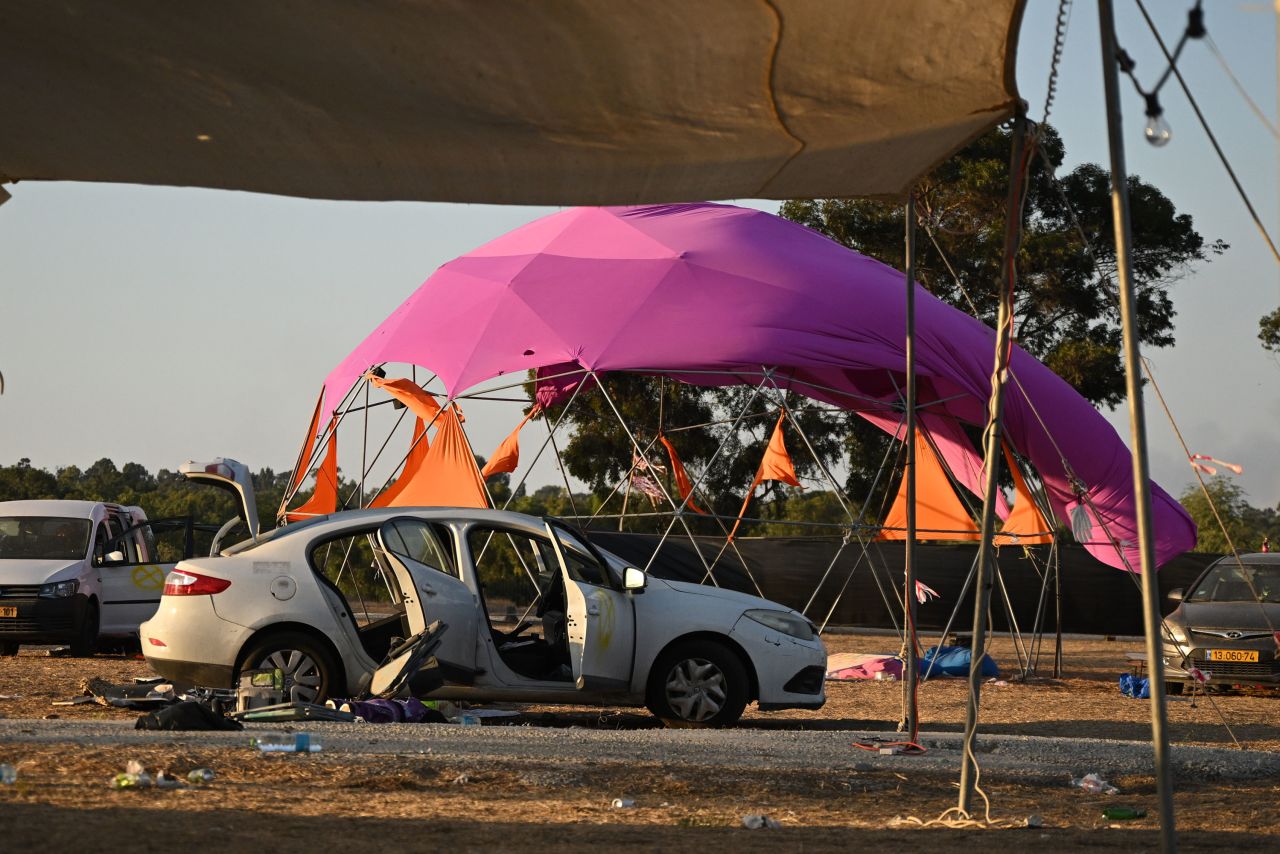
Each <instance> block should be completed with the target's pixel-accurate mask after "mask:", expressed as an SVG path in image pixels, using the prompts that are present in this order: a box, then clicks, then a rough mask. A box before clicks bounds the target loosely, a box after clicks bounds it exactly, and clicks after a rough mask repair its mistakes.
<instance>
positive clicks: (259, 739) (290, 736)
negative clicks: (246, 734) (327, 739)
mask: <svg viewBox="0 0 1280 854" xmlns="http://www.w3.org/2000/svg"><path fill="white" fill-rule="evenodd" d="M250 743H251V744H252V745H253V746H254V747H256V748H258V750H259V751H261V752H262V753H319V752H320V738H319V736H314V735H312V734H311V733H309V732H263V733H258V734H257V735H255V736H254V737H253V739H252V741H251V742H250Z"/></svg>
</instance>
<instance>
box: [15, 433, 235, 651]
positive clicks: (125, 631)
mask: <svg viewBox="0 0 1280 854" xmlns="http://www.w3.org/2000/svg"><path fill="white" fill-rule="evenodd" d="M180 471H181V472H182V474H184V475H185V476H186V477H188V478H189V479H191V480H194V481H198V482H203V483H209V484H211V485H214V486H219V487H222V488H225V489H230V490H231V491H232V492H233V493H236V494H237V504H238V506H241V507H243V506H244V501H243V496H242V495H241V493H242V492H243V490H244V488H245V487H246V486H247V487H248V489H249V490H252V481H251V480H250V478H249V472H248V470H247V469H246V468H245V467H244V466H242V465H241V464H240V463H237V462H236V461H235V460H223V459H221V458H219V459H216V460H214V461H213V462H211V463H187V464H185V465H184V466H182V468H181V469H180ZM248 507H249V508H251V512H256V509H252V508H253V503H252V497H251V496H250V498H249V503H248ZM241 512H244V511H243V510H242V511H241ZM239 521H241V519H239V518H237V519H233V520H231V521H230V522H228V523H227V524H226V525H224V526H223V527H222V528H221V529H218V528H217V527H216V526H207V525H196V524H194V523H193V522H192V520H191V519H190V518H189V517H182V518H177V519H158V520H148V519H147V515H146V513H144V512H143V511H142V508H140V507H123V506H121V505H118V504H110V503H106V502H102V501H55V500H40V501H0V653H2V654H4V655H16V654H17V652H18V648H19V646H20V645H21V644H24V643H60V644H70V645H71V650H72V654H73V655H92V654H93V652H94V650H95V648H96V647H97V644H98V638H99V637H100V636H104V637H130V636H137V634H138V626H139V624H141V623H142V622H143V621H145V620H147V619H148V618H150V617H151V615H152V614H154V613H155V611H156V607H157V606H158V605H159V604H160V594H161V592H162V591H163V589H164V579H165V575H167V574H168V572H169V570H171V569H173V566H174V564H175V563H177V562H178V561H180V560H184V559H186V558H190V557H195V556H196V541H197V537H196V534H197V533H198V532H200V533H202V534H210V533H212V532H213V531H217V534H215V535H214V536H213V547H212V551H213V553H215V554H216V552H217V549H218V548H219V547H220V540H221V538H222V537H223V536H224V535H225V534H227V533H228V532H229V531H230V529H231V528H232V527H233V524H232V523H237V522H239ZM256 522H257V520H256V519H254V520H253V524H252V526H251V528H250V531H251V533H252V534H254V535H256V533H257V524H256ZM207 540H208V537H207V536H202V537H201V541H202V542H205V541H207Z"/></svg>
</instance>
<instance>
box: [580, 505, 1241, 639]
mask: <svg viewBox="0 0 1280 854" xmlns="http://www.w3.org/2000/svg"><path fill="white" fill-rule="evenodd" d="M590 535H591V539H592V541H593V542H595V543H597V544H599V545H600V546H601V547H603V548H606V549H608V550H609V551H612V552H613V553H614V554H616V555H618V556H619V557H621V558H623V559H625V560H627V561H630V562H631V563H634V564H635V565H636V566H640V567H643V566H646V565H647V564H648V562H649V556H650V555H651V554H653V550H654V548H655V547H656V546H657V545H658V542H659V541H660V540H661V538H660V537H658V536H657V535H654V534H626V533H616V532H608V531H596V530H593V531H591V532H590ZM840 542H841V541H840V540H839V539H836V538H828V537H794V538H754V537H746V538H742V539H740V540H737V541H736V544H737V551H736V552H735V551H734V549H732V548H730V549H727V550H725V551H724V553H723V554H722V555H720V558H719V560H718V561H716V563H715V577H716V580H717V581H718V582H719V584H720V586H722V587H726V588H729V589H732V590H741V591H743V592H745V593H755V592H756V591H755V587H754V586H753V585H752V584H751V581H750V580H749V578H748V577H747V574H746V572H745V571H744V570H743V566H742V565H743V562H744V561H745V563H746V565H747V566H748V567H749V568H750V570H751V574H752V575H753V576H754V577H755V580H756V581H757V582H758V583H759V584H760V588H761V590H763V592H764V595H765V597H766V598H768V599H772V600H774V601H776V602H779V603H781V604H783V605H787V606H788V607H791V608H795V609H796V610H804V608H805V604H806V603H807V602H808V601H809V597H810V596H811V595H812V594H813V592H814V589H815V588H816V587H818V583H819V580H820V579H821V578H822V576H823V573H825V572H826V571H827V567H828V566H831V563H832V558H833V557H834V556H835V554H836V552H837V551H838V550H839V548H840ZM723 546H724V538H723V537H721V538H711V537H706V538H701V537H700V538H698V549H699V550H700V551H701V552H702V554H703V555H704V557H705V560H706V562H707V563H711V562H712V561H714V560H715V559H716V555H717V554H718V553H719V552H720V551H721V549H722V547H723ZM1028 552H1030V553H1031V554H1032V555H1033V556H1034V560H1032V559H1031V558H1030V557H1028ZM1049 553H1050V547H1049V546H1031V547H1028V548H1025V549H1024V548H1023V547H1009V546H1006V547H1004V548H1001V549H999V555H998V558H997V565H998V567H999V571H1000V576H1001V578H1002V579H1003V581H1004V586H1005V588H1006V589H1007V590H1008V593H1009V599H1010V601H1011V602H1012V604H1013V613H1014V618H1015V619H1016V620H1017V621H1018V625H1019V627H1020V628H1021V629H1022V631H1024V632H1029V631H1030V630H1031V629H1032V626H1033V625H1034V623H1035V618H1036V609H1037V606H1038V603H1039V601H1040V591H1041V584H1042V580H1041V578H1042V577H1041V575H1040V572H1043V571H1046V570H1047V568H1048V565H1049ZM1058 553H1059V562H1060V564H1061V574H1062V579H1061V610H1062V630H1063V631H1064V632H1074V633H1080V634H1100V635H1140V634H1142V633H1143V626H1142V595H1141V591H1140V589H1139V584H1140V582H1141V579H1140V578H1139V577H1138V576H1136V575H1135V576H1132V577H1131V576H1130V574H1129V573H1128V572H1125V571H1123V570H1118V569H1113V568H1112V567H1109V566H1106V565H1105V564H1102V563H1099V562H1098V561H1097V560H1095V559H1094V558H1093V557H1092V556H1091V555H1089V553H1088V552H1086V551H1085V550H1084V549H1083V548H1082V547H1080V546H1077V545H1069V546H1068V545H1060V546H1059V547H1058ZM739 554H740V555H741V557H739ZM976 556H977V545H976V544H963V545H930V544H918V545H917V546H916V577H917V578H918V579H919V580H920V581H922V582H923V583H925V584H927V585H928V586H929V587H931V588H933V589H934V590H936V591H937V592H938V598H937V599H935V600H933V601H931V602H927V603H925V604H923V605H920V606H919V625H920V628H922V629H932V630H934V631H940V630H941V629H942V628H943V627H944V625H945V624H946V621H947V618H948V617H949V616H950V615H951V612H952V610H954V608H955V605H956V597H957V596H959V595H960V591H961V590H962V589H963V587H964V582H965V578H966V577H967V576H968V574H969V570H970V568H971V567H972V566H973V563H974V560H975V559H976ZM1219 557H1221V555H1216V554H1198V553H1191V554H1185V555H1182V556H1180V557H1178V558H1175V559H1174V560H1173V561H1171V562H1169V563H1168V564H1166V565H1165V566H1164V567H1163V568H1162V569H1161V570H1160V573H1159V575H1158V578H1159V582H1160V593H1161V601H1162V602H1163V606H1164V612H1165V613H1168V612H1169V611H1171V610H1173V608H1174V607H1175V603H1171V602H1169V601H1168V599H1167V598H1166V596H1167V594H1168V592H1169V591H1170V590H1172V589H1174V588H1179V587H1181V588H1186V587H1188V586H1190V585H1191V583H1192V582H1193V581H1195V579H1196V578H1197V577H1199V575H1200V573H1201V572H1202V571H1203V570H1204V568H1205V567H1206V566H1208V565H1209V564H1210V563H1212V562H1213V561H1215V560H1217V559H1218V558H1219ZM1037 569H1038V570H1039V571H1037ZM651 571H652V573H653V574H654V575H655V576H657V577H659V578H668V579H674V580H680V581H693V582H698V581H701V580H702V579H703V577H704V576H705V575H706V570H705V569H704V567H703V562H702V560H699V558H698V554H697V552H695V551H694V550H693V544H692V543H690V542H689V538H688V537H687V536H680V537H677V536H675V535H674V534H673V535H672V536H671V537H669V538H668V539H667V541H666V542H665V543H663V544H662V549H661V552H660V553H659V554H658V557H657V559H656V560H655V561H654V562H653V566H652V567H651ZM851 572H852V576H850V573H851ZM902 573H903V544H902V543H871V544H869V545H867V546H866V548H865V551H864V549H863V548H862V547H861V546H860V545H859V544H858V543H857V542H856V541H853V542H850V543H849V544H848V545H847V546H846V547H845V549H844V551H843V553H841V555H840V557H839V559H838V560H836V562H835V565H834V566H833V567H832V569H831V573H830V575H829V576H828V578H827V580H826V583H825V584H823V585H822V587H821V589H819V590H818V594H817V596H816V597H814V599H813V603H812V605H810V606H809V608H808V610H807V611H806V614H807V615H808V616H809V617H810V619H812V620H814V621H815V622H817V623H819V624H820V623H821V622H822V621H823V619H824V618H825V617H826V615H827V612H828V611H830V610H831V606H832V603H833V602H834V601H835V600H836V597H837V595H838V594H839V593H840V589H841V588H842V587H844V586H845V584H846V581H847V582H848V586H847V587H846V588H845V590H844V594H843V595H842V596H840V599H839V602H838V603H837V604H836V607H835V611H834V612H833V613H832V615H831V621H830V624H831V625H834V626H860V627H865V628H893V627H894V620H897V621H898V622H899V623H901V621H902V613H901V605H900V604H899V602H900V600H899V599H897V598H896V597H897V596H900V595H901V589H902V580H903V574H902ZM877 578H878V579H879V582H880V584H879V586H877V583H876V581H877ZM882 589H883V591H884V594H885V595H884V596H882V594H881V590H882ZM886 597H887V598H888V600H889V603H890V605H891V606H892V608H893V609H894V610H893V614H892V616H891V615H890V608H889V606H886V603H885V598H886ZM991 606H992V607H991V614H992V625H993V627H994V628H995V630H996V631H1007V630H1008V629H1009V628H1010V627H1009V620H1008V617H1007V615H1006V612H1005V606H1004V604H1003V598H1002V594H1001V592H1000V587H999V582H997V586H996V587H995V588H994V589H993V591H992V598H991ZM1056 607H1057V603H1056V602H1055V591H1054V585H1053V579H1052V578H1051V579H1050V580H1049V589H1048V591H1047V597H1046V601H1045V621H1044V628H1045V630H1046V631H1053V630H1054V614H1055V611H1056ZM972 624H973V590H972V585H970V589H969V591H968V592H967V593H966V595H965V596H964V599H963V601H962V602H961V603H960V611H959V616H958V617H957V620H956V623H955V624H954V625H953V626H952V629H953V630H961V631H968V630H969V629H970V628H972Z"/></svg>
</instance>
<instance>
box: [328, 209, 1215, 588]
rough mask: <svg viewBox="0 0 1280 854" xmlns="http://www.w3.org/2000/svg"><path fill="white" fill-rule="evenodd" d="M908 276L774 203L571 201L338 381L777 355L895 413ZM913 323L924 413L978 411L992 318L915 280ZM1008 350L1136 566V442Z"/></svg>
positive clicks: (1029, 444)
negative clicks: (411, 372) (421, 371)
mask: <svg viewBox="0 0 1280 854" xmlns="http://www.w3.org/2000/svg"><path fill="white" fill-rule="evenodd" d="M902 284H903V283H902V273H901V272H899V271H897V270H894V269H892V268H890V267H888V266H886V265H884V264H881V263H880V262H878V261H875V260H873V259H871V258H867V257H866V256H863V255H860V254H859V253H857V252H853V251H851V250H849V249H847V248H845V247H843V246H841V245H839V244H837V243H835V242H834V241H831V240H829V239H827V238H826V237H824V236H823V235H820V234H818V233H816V232H814V231H811V230H810V229H807V228H804V227H803V226H800V225H797V224H795V223H792V222H788V221H786V220H783V219H781V218H779V217H776V216H773V215H771V214H767V213H764V212H761V211H756V210H751V209H746V208H739V207H734V206H730V205H713V204H684V205H658V206H638V207H599V208H597V207H586V208H572V209H568V210H565V211H561V212H559V213H556V214H552V215H550V216H547V217H543V218H542V219H539V220H536V221H534V222H531V223H529V224H528V225H525V226H523V227H521V228H518V229H516V230H514V231H512V232H510V233H508V234H506V235H504V236H502V237H499V238H497V239H496V240H493V241H491V242H489V243H487V244H485V245H484V246H481V247H479V248H478V249H476V250H474V251H472V252H469V253H467V254H465V255H463V256H461V257H459V258H456V259H454V260H453V261H450V262H448V263H447V264H444V265H443V266H442V267H440V269H438V270H437V271H436V272H435V273H434V274H433V275H432V276H431V277H430V278H429V279H427V281H426V282H425V283H423V285H422V286H421V287H419V288H418V290H417V291H415V292H414V293H413V294H412V295H411V296H410V297H409V298H408V299H407V300H405V302H404V303H403V304H401V305H400V307H399V308H397V309H396V310H395V311H394V312H392V314H391V315H390V316H389V317H388V318H387V319H386V320H385V321H384V322H383V323H382V324H381V325H379V326H378V327H377V328H376V329H375V330H374V331H373V332H372V333H371V334H370V335H369V336H368V337H367V338H366V339H365V340H364V341H363V342H361V343H360V345H359V346H357V347H356V348H355V350H353V351H352V352H351V354H350V355H348V356H347V357H346V358H345V359H344V360H343V361H342V363H341V364H339V365H338V367H337V368H335V369H334V370H333V372H332V373H330V375H329V377H328V378H327V379H326V381H325V388H326V400H327V401H328V402H329V403H328V406H330V407H332V406H333V405H334V404H335V403H336V402H337V401H339V400H341V399H342V397H343V396H344V395H345V394H346V392H347V390H348V389H349V388H350V387H351V384H352V383H353V382H354V381H355V380H356V379H357V378H358V377H359V376H360V375H361V374H362V373H363V372H364V371H365V370H366V369H367V368H368V367H370V366H371V365H374V364H379V363H382V362H406V363H412V364H416V365H419V366H422V367H424V368H427V369H428V370H431V371H434V372H435V373H436V374H437V375H438V376H439V377H440V379H441V380H442V381H443V382H444V384H445V386H446V388H447V389H448V391H449V393H450V394H455V395H456V394H458V393H460V392H462V391H465V390H467V389H469V388H472V387H474V386H475V385H477V384H478V383H480V382H483V381H485V380H488V379H490V378H493V377H496V376H500V375H503V374H512V373H523V372H525V371H527V370H530V369H537V368H545V367H547V366H551V365H556V364H560V363H576V364H578V365H581V366H582V367H583V368H586V369H589V370H593V371H596V372H608V371H633V372H646V373H660V374H663V375H666V376H670V377H673V378H675V379H678V380H683V381H687V382H692V383H698V384H704V385H729V384H736V383H743V382H758V381H759V373H760V371H761V369H762V368H765V369H770V370H772V371H773V376H774V378H775V382H776V383H777V385H778V386H779V387H781V388H791V389H794V390H795V391H797V392H800V393H803V394H806V395H808V396H809V397H812V398H815V399H818V400H824V401H827V402H829V403H832V404H834V405H838V406H841V407H844V408H846V409H851V410H855V411H858V410H862V411H865V412H866V413H867V414H868V415H869V416H871V420H872V421H873V423H877V424H878V425H879V426H881V427H883V428H884V429H887V430H889V431H890V432H896V427H894V426H891V425H892V424H893V423H895V421H896V417H897V416H896V414H895V413H894V411H893V406H894V403H895V401H897V399H898V397H899V393H898V389H900V388H901V387H902V382H903V366H904V363H905V353H904V329H905V302H906V301H905V293H904V288H903V286H902ZM916 333H917V344H916V347H917V375H918V378H919V397H918V399H919V402H920V405H921V406H922V407H924V411H925V412H926V413H928V420H929V421H933V422H934V423H935V424H943V423H946V422H948V421H950V422H952V423H953V424H954V422H955V421H961V422H967V423H970V424H981V423H982V422H983V420H984V417H985V407H986V399H987V395H988V394H989V391H990V374H991V365H992V358H993V356H992V351H993V346H994V335H995V333H994V332H993V331H992V330H991V329H990V328H989V327H987V326H985V325H984V324H982V323H981V322H979V321H978V320H976V319H974V318H972V317H969V316H968V315H966V314H964V313H963V312H961V311H959V310H957V309H955V308H953V307H951V306H950V305H947V304H946V303H944V302H942V301H941V300H939V299H937V298H936V297H934V296H933V295H932V294H930V293H928V292H927V291H926V290H924V289H923V288H921V287H919V286H918V285H917V289H916ZM1011 368H1012V371H1013V373H1014V374H1015V375H1016V377H1017V379H1018V382H1017V383H1011V384H1010V386H1009V388H1008V395H1007V402H1006V404H1005V422H1004V424H1005V427H1004V429H1005V436H1006V438H1007V440H1008V442H1009V443H1010V444H1011V445H1012V446H1013V447H1014V448H1015V449H1016V450H1017V451H1018V452H1019V453H1020V454H1022V455H1023V456H1024V457H1026V458H1027V459H1029V460H1030V461H1031V463H1032V464H1033V465H1034V466H1035V468H1036V470H1037V471H1038V473H1039V474H1040V476H1041V478H1042V480H1043V481H1044V484H1045V487H1046V490H1047V492H1048V495H1049V499H1050V502H1051V504H1052V506H1053V509H1054V512H1055V513H1056V514H1057V515H1058V516H1059V518H1061V519H1071V518H1073V517H1072V513H1073V512H1077V513H1079V512H1083V513H1085V514H1087V515H1088V517H1089V519H1090V521H1091V522H1092V527H1093V535H1092V537H1091V538H1090V541H1089V542H1086V543H1084V545H1085V547H1086V548H1087V549H1088V550H1089V551H1090V552H1091V553H1092V554H1093V555H1094V556H1095V557H1097V558H1098V559H1099V560H1101V561H1102V562H1104V563H1107V564H1109V565H1111V566H1115V567H1121V568H1129V569H1132V570H1133V571H1138V566H1139V559H1138V548H1137V533H1136V530H1137V529H1136V520H1135V512H1134V507H1135V504H1134V497H1133V489H1132V485H1131V484H1132V476H1131V471H1130V454H1129V450H1128V448H1127V447H1126V446H1125V444H1124V443H1123V442H1122V441H1121V439H1120V437H1119V436H1118V435H1117V434H1116V431H1115V430H1114V429H1113V428H1112V427H1111V425H1110V424H1108V423H1107V421H1106V420H1105V419H1104V418H1103V417H1102V415H1100V414H1099V413H1098V412H1097V411H1096V410H1095V409H1094V408H1093V407H1092V406H1091V405H1090V404H1089V403H1088V401H1086V400H1085V399H1084V398H1082V397H1081V396H1080V395H1079V394H1078V393H1077V392H1076V391H1075V390H1074V389H1073V388H1071V386H1069V385H1068V384H1067V383H1066V382H1065V381H1063V380H1062V379H1061V378H1059V377H1058V376H1056V375H1055V374H1053V372H1051V371H1050V370H1049V369H1048V368H1046V367H1045V366H1044V365H1042V364H1041V363H1040V362H1038V361H1037V360H1036V359H1034V358H1033V357H1032V356H1030V355H1029V354H1027V353H1026V352H1025V351H1023V350H1021V349H1019V348H1015V349H1014V353H1013V359H1012V363H1011ZM706 372H710V373H706ZM738 372H749V374H750V375H753V376H743V375H741V374H740V373H738ZM1024 391H1025V394H1024ZM1030 401H1034V410H1033V407H1032V405H1031V403H1030ZM1037 412H1038V417H1037ZM1041 419H1042V420H1043V422H1044V425H1045V426H1047V428H1048V430H1050V431H1052V432H1053V435H1052V437H1051V436H1050V435H1049V433H1048V432H1047V431H1046V429H1045V427H1043V426H1042V425H1041V423H1040V422H1041ZM935 439H936V440H937V441H938V444H939V448H940V450H941V451H942V454H943V456H944V458H946V459H947V460H948V462H949V463H950V466H951V468H952V470H953V471H954V472H956V473H957V474H958V475H959V476H960V477H961V478H962V480H966V481H974V480H977V478H976V477H975V476H974V473H975V472H979V471H980V469H981V462H980V460H977V459H976V455H975V452H974V449H973V448H972V446H971V445H970V444H969V443H968V441H967V439H966V438H965V437H964V434H963V432H962V431H960V430H958V429H951V430H946V429H939V430H936V431H935ZM1059 451H1060V452H1061V456H1060V455H1059ZM1064 458H1065V460H1066V461H1068V462H1069V464H1070V468H1071V471H1072V472H1074V474H1075V475H1076V477H1077V478H1078V479H1079V483H1078V484H1076V485H1073V483H1072V482H1071V479H1070V477H1069V476H1068V473H1067V469H1066V467H1065V466H1064V464H1063V459H1064ZM968 485H969V486H970V487H971V488H974V489H975V491H977V489H978V487H979V484H977V483H972V482H971V483H969V484H968ZM1077 486H1078V487H1080V488H1081V489H1082V490H1083V492H1082V493H1081V494H1077V489H1076V487H1077ZM1078 508H1079V509H1078ZM1095 508H1096V512H1095ZM1152 509H1153V528H1154V531H1155V536H1156V561H1157V564H1163V563H1165V562H1167V561H1169V560H1170V559H1171V558H1173V557H1175V556H1177V555H1178V554H1181V553H1182V552H1184V551H1187V550H1188V549H1190V548H1192V547H1193V546H1194V545H1195V542H1196V528H1195V524H1194V523H1193V522H1192V521H1191V518H1190V516H1188V514H1187V513H1186V511H1185V510H1184V509H1183V508H1182V506H1181V505H1180V504H1178V502H1177V501H1175V500H1174V499H1173V498H1172V497H1171V496H1170V495H1169V494H1168V493H1166V492H1165V491H1164V490H1163V489H1161V488H1160V487H1159V486H1158V485H1156V484H1154V483H1153V484H1152ZM1111 538H1114V540H1115V542H1116V543H1117V544H1118V545H1119V551H1120V553H1119V554H1117V550H1116V548H1115V546H1114V545H1113V543H1112V542H1111Z"/></svg>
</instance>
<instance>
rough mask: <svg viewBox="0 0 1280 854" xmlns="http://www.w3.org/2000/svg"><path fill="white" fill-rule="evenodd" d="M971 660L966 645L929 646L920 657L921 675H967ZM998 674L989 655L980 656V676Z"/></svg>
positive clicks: (971, 655) (971, 656) (970, 651)
mask: <svg viewBox="0 0 1280 854" xmlns="http://www.w3.org/2000/svg"><path fill="white" fill-rule="evenodd" d="M931 661H932V662H934V664H933V671H932V672H930V670H929V662H931ZM971 661H973V651H972V650H971V649H969V647H967V646H931V647H929V648H928V649H926V650H925V651H924V655H923V656H922V657H921V658H920V673H921V675H923V674H925V673H929V675H930V676H938V675H942V676H968V675H969V663H970V662H971ZM999 675H1000V668H999V667H997V666H996V663H995V661H994V660H993V659H992V658H991V656H989V655H985V654H984V655H983V656H982V676H983V678H984V679H985V678H989V677H993V676H999Z"/></svg>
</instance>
